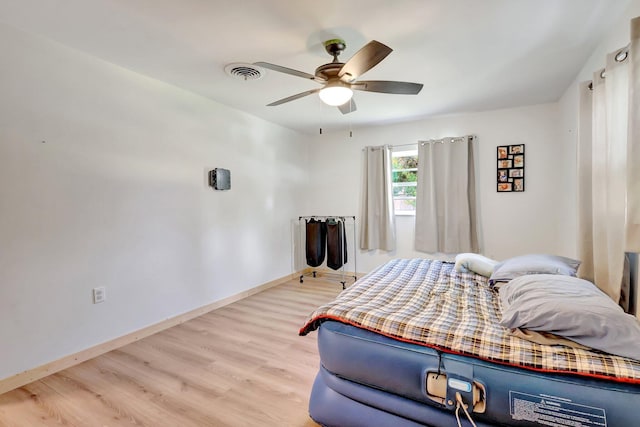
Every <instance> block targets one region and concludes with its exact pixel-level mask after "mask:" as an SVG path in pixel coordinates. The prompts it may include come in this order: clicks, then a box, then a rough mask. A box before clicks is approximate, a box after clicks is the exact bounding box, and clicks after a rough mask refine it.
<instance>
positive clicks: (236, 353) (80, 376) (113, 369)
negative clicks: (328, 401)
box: [0, 278, 342, 427]
mask: <svg viewBox="0 0 640 427" xmlns="http://www.w3.org/2000/svg"><path fill="white" fill-rule="evenodd" d="M341 290H342V287H341V285H340V284H339V283H336V282H332V281H326V280H322V279H321V278H318V279H311V278H308V279H305V281H304V283H299V282H298V280H297V279H295V280H291V281H289V282H286V283H284V284H282V285H279V286H276V287H273V288H270V289H267V290H265V291H263V292H261V293H258V294H255V295H252V296H250V297H248V298H245V299H243V300H240V301H237V302H235V303H233V304H230V305H228V306H225V307H222V308H219V309H217V310H214V311H212V312H209V313H206V314H204V315H202V316H200V317H198V318H195V319H193V320H190V321H188V322H185V323H183V324H181V325H177V326H175V327H173V328H170V329H167V330H165V331H162V332H160V333H157V334H155V335H152V336H149V337H147V338H144V339H142V340H140V341H137V342H134V343H132V344H129V345H126V346H124V347H122V348H119V349H117V350H114V351H111V352H109V353H106V354H104V355H102V356H99V357H96V358H95V359H92V360H89V361H87V362H84V363H82V364H79V365H77V366H74V367H72V368H69V369H66V370H64V371H61V372H58V373H56V374H53V375H50V376H48V377H45V378H43V379H41V380H39V381H35V382H33V383H31V384H28V385H26V386H24V387H21V388H19V389H16V390H13V391H11V392H8V393H5V394H2V395H0V427H22V426H29V427H32V426H33V427H39V426H47V427H48V426H78V427H84V426H137V427H140V426H160V427H162V426H184V427H191V426H193V427H198V426H221V427H225V426H229V427H235V426H243V427H245V426H248V427H250V426H256V427H257V426H260V427H262V426H291V427H312V426H317V424H315V423H314V422H313V421H312V420H311V419H310V418H309V416H308V413H307V407H308V399H309V393H310V391H311V385H312V383H313V380H314V378H315V375H316V372H317V369H318V366H319V363H320V361H319V357H318V351H317V348H316V336H315V334H311V335H309V336H305V337H299V336H298V330H299V329H300V327H301V326H302V325H303V323H304V321H305V320H306V319H307V316H308V315H309V313H311V311H312V310H313V309H314V308H316V307H317V306H319V305H322V304H324V303H326V302H328V301H330V300H332V299H334V298H335V297H336V296H337V294H338V293H339V292H340V291H341Z"/></svg>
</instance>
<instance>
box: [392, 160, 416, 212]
mask: <svg viewBox="0 0 640 427" xmlns="http://www.w3.org/2000/svg"><path fill="white" fill-rule="evenodd" d="M391 174H392V178H391V179H392V181H393V184H392V185H393V211H394V212H395V214H396V215H415V214H416V186H417V181H418V150H409V151H394V152H393V154H392V157H391Z"/></svg>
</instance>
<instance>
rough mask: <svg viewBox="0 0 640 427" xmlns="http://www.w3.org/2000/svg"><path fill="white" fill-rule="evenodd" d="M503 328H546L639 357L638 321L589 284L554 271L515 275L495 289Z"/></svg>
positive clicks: (591, 345) (589, 343)
mask: <svg viewBox="0 0 640 427" xmlns="http://www.w3.org/2000/svg"><path fill="white" fill-rule="evenodd" d="M500 302H501V303H502V319H501V321H500V324H501V325H502V326H504V327H505V328H510V329H511V328H524V329H530V330H533V331H542V332H550V333H552V334H556V335H560V336H562V337H565V338H568V339H570V340H572V341H575V342H577V343H578V344H582V345H585V346H587V347H590V348H594V349H597V350H601V351H604V352H607V353H610V354H615V355H618V356H623V357H629V358H631V359H635V360H640V321H638V319H636V318H635V317H634V316H631V315H629V314H626V313H625V312H624V311H623V310H622V309H621V308H620V306H618V305H617V304H616V303H615V302H613V300H612V299H611V298H609V297H608V296H607V295H606V294H604V293H603V292H602V291H601V290H599V289H598V288H597V287H596V286H595V285H594V284H593V283H591V282H589V281H586V280H583V279H578V278H577V277H571V276H562V275H557V274H534V275H529V276H520V277H517V278H515V279H513V280H511V281H510V282H509V283H507V284H505V285H503V286H502V287H501V288H500Z"/></svg>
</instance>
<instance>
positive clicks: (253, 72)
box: [224, 62, 264, 80]
mask: <svg viewBox="0 0 640 427" xmlns="http://www.w3.org/2000/svg"><path fill="white" fill-rule="evenodd" d="M224 71H225V72H226V73H227V74H229V75H230V76H231V77H233V78H236V79H240V80H258V79H259V78H262V76H263V75H264V71H262V70H261V69H260V67H257V66H255V65H253V64H243V63H239V62H236V63H233V64H229V65H227V66H226V67H224Z"/></svg>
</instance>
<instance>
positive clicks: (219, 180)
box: [209, 168, 231, 190]
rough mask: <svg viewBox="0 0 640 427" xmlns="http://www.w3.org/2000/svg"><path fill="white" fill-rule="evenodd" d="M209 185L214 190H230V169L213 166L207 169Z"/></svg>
mask: <svg viewBox="0 0 640 427" xmlns="http://www.w3.org/2000/svg"><path fill="white" fill-rule="evenodd" d="M209 185H210V186H212V187H213V188H214V189H216V190H230V189H231V171H230V170H229V169H222V168H215V169H214V170H212V171H209Z"/></svg>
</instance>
